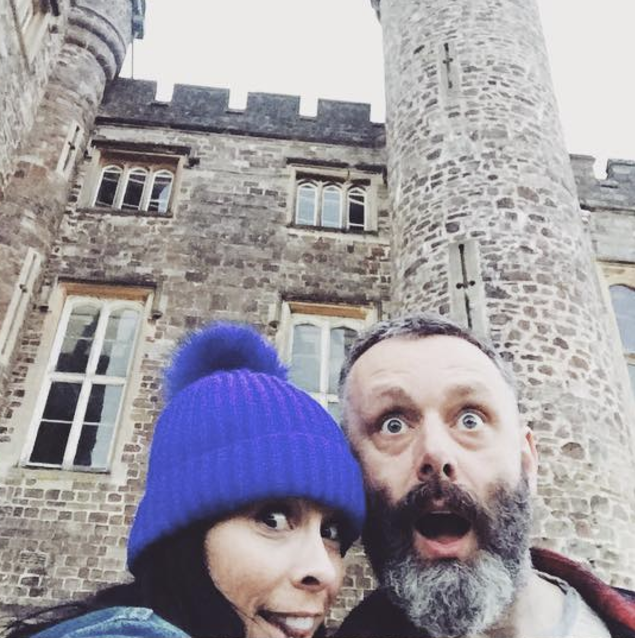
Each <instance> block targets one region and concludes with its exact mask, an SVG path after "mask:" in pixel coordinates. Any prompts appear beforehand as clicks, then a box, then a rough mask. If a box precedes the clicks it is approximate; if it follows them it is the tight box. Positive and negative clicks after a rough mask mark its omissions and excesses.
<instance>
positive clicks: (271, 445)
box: [9, 324, 364, 638]
mask: <svg viewBox="0 0 635 638" xmlns="http://www.w3.org/2000/svg"><path fill="white" fill-rule="evenodd" d="M166 386H167V397H166V398H167V401H166V405H165V407H164V409H163V411H162V413H161V415H160V416H159V419H158V422H157V425H156V428H155V432H154V435H153V441H152V449H151V452H150V461H149V466H148V476H147V481H146V490H145V493H144V496H143V498H142V500H141V502H140V504H139V508H138V510H137V514H136V517H135V520H134V523H133V525H132V529H131V532H130V538H129V541H128V567H129V569H130V571H131V572H132V574H133V575H134V577H135V579H134V582H133V583H131V584H129V585H119V586H116V587H113V588H110V589H107V590H105V591H102V592H100V593H98V594H97V595H95V596H94V597H92V598H91V599H89V600H88V601H84V602H83V603H77V604H71V605H62V606H60V607H56V608H54V609H52V610H49V611H48V612H46V613H45V614H44V615H43V616H42V615H40V614H38V617H37V620H36V622H35V623H33V622H31V623H24V622H22V623H16V624H14V626H13V629H12V632H11V633H10V634H9V636H11V637H12V638H18V637H19V636H33V635H35V636H37V638H59V637H62V636H64V637H66V638H80V637H85V636H91V637H98V636H103V637H106V636H108V637H110V636H161V637H186V636H224V637H231V636H247V637H248V638H284V637H285V636H287V637H291V638H311V637H312V636H314V635H316V634H319V633H321V632H323V625H322V622H323V620H324V617H325V615H326V613H327V612H328V609H329V607H330V605H331V604H332V602H333V600H334V598H335V596H336V595H337V593H338V591H339V587H340V584H341V579H342V572H343V566H342V557H343V555H344V553H345V552H346V550H347V549H348V547H349V546H350V545H351V543H352V542H353V541H354V540H355V538H356V537H357V536H358V535H359V533H360V530H361V526H362V524H363V518H364V494H363V487H362V479H361V475H360V471H359V468H358V466H357V463H356V462H355V460H354V459H353V457H352V455H351V453H350V451H349V448H348V445H347V442H346V440H345V438H344V436H343V435H342V432H341V431H340V429H339V427H338V426H337V424H336V423H335V422H334V421H333V419H332V418H331V417H330V416H329V414H328V413H327V412H326V411H325V410H324V409H323V408H322V407H321V406H320V405H319V404H318V403H317V402H316V401H314V400H313V399H312V398H311V397H309V396H308V395H307V394H306V393H304V392H302V391H301V390H299V389H297V388H295V387H294V386H292V385H291V384H289V383H288V382H287V381H286V370H285V369H284V367H283V366H282V365H281V363H280V361H279V360H278V357H277V355H276V352H275V350H274V349H273V348H272V346H270V345H269V344H268V343H267V342H266V341H265V340H263V339H262V338H261V337H260V336H259V335H258V334H257V333H255V332H253V331H252V330H250V329H247V328H244V327H239V326H233V325H227V324H216V325H212V326H210V327H208V328H206V329H205V330H203V331H201V332H199V333H198V334H195V335H194V336H193V337H192V338H190V340H189V341H188V342H187V343H186V344H185V345H184V346H183V347H181V348H180V350H179V351H178V352H177V354H176V356H175V358H174V360H173V363H172V365H171V367H170V368H169V369H168V370H167V372H166Z"/></svg>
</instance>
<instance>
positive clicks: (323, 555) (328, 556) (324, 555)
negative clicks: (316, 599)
mask: <svg viewBox="0 0 635 638" xmlns="http://www.w3.org/2000/svg"><path fill="white" fill-rule="evenodd" d="M297 552H298V556H297V560H296V562H295V568H294V573H293V578H292V579H293V583H294V585H295V586H296V587H299V588H301V589H305V590H308V591H315V592H317V591H320V590H323V589H330V590H333V589H336V588H338V587H339V581H340V579H341V574H342V570H341V568H340V566H341V560H342V559H341V558H340V555H339V553H337V552H336V551H329V549H328V548H327V547H326V545H325V543H324V538H322V534H321V532H320V531H319V530H314V531H312V532H310V534H309V535H307V536H305V537H304V540H303V542H302V543H301V545H300V546H299V547H298V548H297Z"/></svg>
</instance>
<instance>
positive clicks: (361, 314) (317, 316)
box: [277, 301, 377, 410]
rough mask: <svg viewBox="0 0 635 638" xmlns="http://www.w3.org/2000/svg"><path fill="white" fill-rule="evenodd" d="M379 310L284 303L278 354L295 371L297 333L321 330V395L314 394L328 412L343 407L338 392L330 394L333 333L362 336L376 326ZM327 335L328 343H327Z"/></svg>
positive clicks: (362, 307)
mask: <svg viewBox="0 0 635 638" xmlns="http://www.w3.org/2000/svg"><path fill="white" fill-rule="evenodd" d="M376 316H377V313H376V310H375V309H374V308H371V307H368V306H351V305H343V304H316V303H312V302H296V301H288V302H284V303H283V306H282V311H281V329H280V330H279V332H278V336H277V345H278V351H279V352H282V358H283V361H284V362H285V363H286V364H287V365H288V366H289V369H290V367H291V362H292V354H293V339H294V329H295V327H296V326H300V325H307V324H308V325H313V326H316V327H318V328H320V331H321V335H320V337H321V338H320V350H321V351H320V382H319V391H318V392H310V391H306V392H307V393H308V394H309V395H311V396H312V397H313V398H314V399H315V400H316V401H317V402H318V403H319V404H320V405H321V406H322V407H324V408H325V409H326V410H328V408H329V405H330V404H332V403H335V404H339V397H338V395H337V392H335V393H332V392H329V391H328V390H329V387H328V381H329V361H330V359H329V357H327V356H325V355H328V354H329V349H330V344H331V338H330V331H331V330H334V329H337V328H349V329H351V330H354V331H355V332H357V334H358V335H359V334H360V333H361V332H362V331H363V330H364V329H365V328H367V327H368V326H369V325H371V324H372V323H374V322H375V320H376ZM325 334H326V335H327V336H328V339H325V338H324V336H325Z"/></svg>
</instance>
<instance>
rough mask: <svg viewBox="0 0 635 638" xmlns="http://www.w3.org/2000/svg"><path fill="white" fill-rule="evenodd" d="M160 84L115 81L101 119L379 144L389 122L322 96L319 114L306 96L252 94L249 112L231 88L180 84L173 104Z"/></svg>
mask: <svg viewBox="0 0 635 638" xmlns="http://www.w3.org/2000/svg"><path fill="white" fill-rule="evenodd" d="M156 90H157V85H156V82H150V81H146V80H131V79H127V78H119V79H117V80H115V81H114V82H112V83H111V84H110V86H109V87H108V89H107V91H106V94H105V96H104V100H103V103H102V105H101V108H100V109H99V113H98V122H101V123H107V122H118V123H126V124H136V125H146V126H164V127H169V128H180V129H188V130H203V131H212V132H228V133H235V134H239V135H254V136H262V137H274V138H281V139H299V140H306V141H316V142H326V143H335V144H354V145H361V146H370V147H378V146H383V145H384V143H385V135H384V125H383V124H378V123H374V122H371V121H370V105H369V104H360V103H355V102H339V101H334V100H318V109H317V115H316V116H315V117H308V116H304V115H300V98H299V97H298V96H291V95H277V94H272V93H249V95H248V96H247V106H246V108H245V109H244V110H239V109H231V108H230V107H229V90H228V89H218V88H211V87H201V86H190V85H185V84H177V85H176V86H175V87H174V93H173V96H172V100H171V101H170V102H161V101H157V100H156Z"/></svg>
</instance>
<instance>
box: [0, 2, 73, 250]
mask: <svg viewBox="0 0 635 638" xmlns="http://www.w3.org/2000/svg"><path fill="white" fill-rule="evenodd" d="M59 4H60V6H59V8H60V15H59V16H57V17H56V16H53V15H52V14H47V15H46V17H45V18H44V23H43V24H42V25H38V26H37V33H36V34H34V35H35V36H36V39H35V41H33V42H31V43H30V46H25V45H27V44H28V43H26V42H25V40H24V37H23V35H22V33H21V31H20V29H19V28H18V24H17V21H16V17H15V15H14V10H13V6H12V3H11V2H10V1H9V0H7V1H5V2H3V3H2V5H0V113H2V120H1V121H0V201H1V200H2V197H3V195H4V191H5V189H6V185H7V183H8V181H9V178H10V175H11V173H12V172H13V170H14V168H15V161H16V158H17V157H18V152H19V149H20V146H21V145H22V144H23V143H24V142H25V138H26V137H27V135H28V133H29V132H30V130H31V128H32V126H33V122H34V120H35V116H36V113H37V110H38V108H39V105H40V102H41V101H42V96H43V95H44V91H45V89H46V84H47V82H48V78H49V75H50V73H51V70H52V68H53V67H54V65H55V61H56V58H57V56H58V54H59V50H60V48H61V45H62V41H63V33H64V31H65V29H66V19H67V14H68V2H60V3H59ZM3 231H4V232H3ZM5 233H6V231H5V229H4V228H0V242H2V243H6V242H7V241H8V237H7V235H6V234H5Z"/></svg>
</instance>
